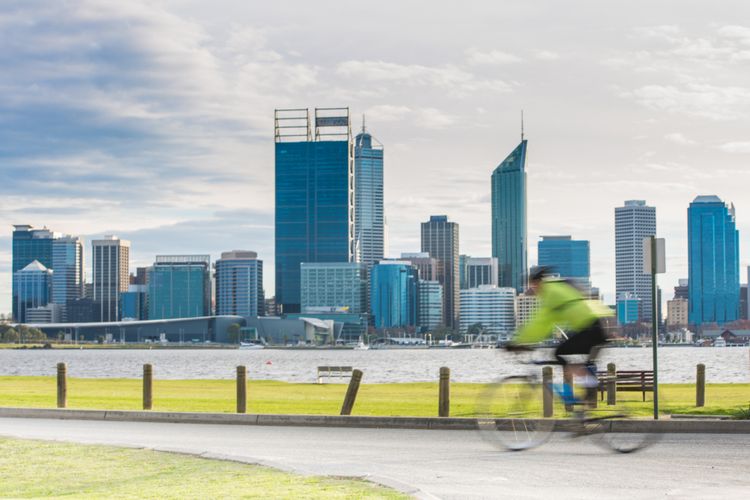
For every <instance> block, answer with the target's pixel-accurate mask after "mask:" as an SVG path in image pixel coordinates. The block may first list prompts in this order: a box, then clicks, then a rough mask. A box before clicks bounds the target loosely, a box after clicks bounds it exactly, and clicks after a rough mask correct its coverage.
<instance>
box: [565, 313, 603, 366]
mask: <svg viewBox="0 0 750 500" xmlns="http://www.w3.org/2000/svg"><path fill="white" fill-rule="evenodd" d="M571 333H572V335H570V337H568V339H567V340H565V341H564V342H563V343H562V344H560V345H559V346H557V349H555V358H557V360H558V361H559V362H560V363H562V364H563V365H566V364H568V362H567V361H566V360H565V358H563V357H562V356H567V355H571V354H588V355H589V360H592V359H593V358H594V357H596V351H598V349H596V350H595V349H594V348H595V347H597V346H599V345H602V344H605V343H606V342H607V334H606V333H604V328H603V327H602V324H601V321H599V320H596V321H594V323H592V324H591V326H589V327H587V328H585V329H583V330H581V331H580V332H577V333H575V332H571ZM592 350H593V351H594V353H593V356H592Z"/></svg>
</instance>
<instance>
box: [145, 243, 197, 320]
mask: <svg viewBox="0 0 750 500" xmlns="http://www.w3.org/2000/svg"><path fill="white" fill-rule="evenodd" d="M210 270H211V257H210V256H209V255H157V256H156V262H154V265H153V266H152V267H150V268H149V270H148V273H147V276H148V277H147V281H148V319H174V318H197V317H201V316H209V315H210V314H211V271H210Z"/></svg>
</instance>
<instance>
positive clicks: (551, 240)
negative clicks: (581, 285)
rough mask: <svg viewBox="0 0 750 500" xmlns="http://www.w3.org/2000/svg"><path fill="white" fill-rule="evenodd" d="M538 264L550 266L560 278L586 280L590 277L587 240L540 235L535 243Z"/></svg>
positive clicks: (589, 257)
mask: <svg viewBox="0 0 750 500" xmlns="http://www.w3.org/2000/svg"><path fill="white" fill-rule="evenodd" d="M537 253H538V261H539V265H540V266H546V267H550V268H552V270H553V272H554V273H557V274H559V275H560V277H561V278H567V279H573V280H581V281H588V280H589V279H590V278H591V256H590V251H589V242H588V240H574V239H572V238H571V237H570V236H542V239H541V240H539V242H538V243H537Z"/></svg>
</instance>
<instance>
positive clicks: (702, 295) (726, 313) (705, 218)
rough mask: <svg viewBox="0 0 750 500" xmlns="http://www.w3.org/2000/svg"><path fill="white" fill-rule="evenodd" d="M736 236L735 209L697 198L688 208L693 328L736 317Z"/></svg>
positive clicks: (716, 200) (716, 199)
mask: <svg viewBox="0 0 750 500" xmlns="http://www.w3.org/2000/svg"><path fill="white" fill-rule="evenodd" d="M739 246H740V240H739V232H738V231H737V228H736V226H735V213H734V205H730V206H727V205H726V204H724V202H723V201H721V199H719V197H718V196H698V197H696V198H695V199H694V200H693V202H692V203H691V204H690V207H689V208H688V282H689V283H690V287H689V290H688V319H689V321H690V324H692V325H698V326H700V325H702V324H704V323H719V324H723V323H727V322H730V321H735V320H737V319H738V317H739V308H740V298H739V293H740V261H739V255H740V251H739Z"/></svg>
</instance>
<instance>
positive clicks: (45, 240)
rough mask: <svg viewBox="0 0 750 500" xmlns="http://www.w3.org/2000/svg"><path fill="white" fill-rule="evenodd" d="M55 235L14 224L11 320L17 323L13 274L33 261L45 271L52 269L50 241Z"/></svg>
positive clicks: (17, 311)
mask: <svg viewBox="0 0 750 500" xmlns="http://www.w3.org/2000/svg"><path fill="white" fill-rule="evenodd" d="M55 237H56V234H55V233H53V232H52V231H50V230H49V229H47V228H44V229H34V228H33V226H30V225H28V224H16V225H14V226H13V248H12V250H13V262H12V265H11V273H12V274H13V279H12V296H13V297H14V300H13V306H12V309H13V318H14V319H15V320H16V321H19V318H20V315H19V310H18V302H16V300H15V297H17V296H18V283H17V282H16V278H15V273H16V272H17V271H20V270H21V269H23V268H25V267H26V266H28V265H29V264H30V263H31V262H33V261H35V260H36V261H38V262H39V263H40V264H41V265H42V266H44V267H45V268H47V269H52V241H53V239H54V238H55Z"/></svg>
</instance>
